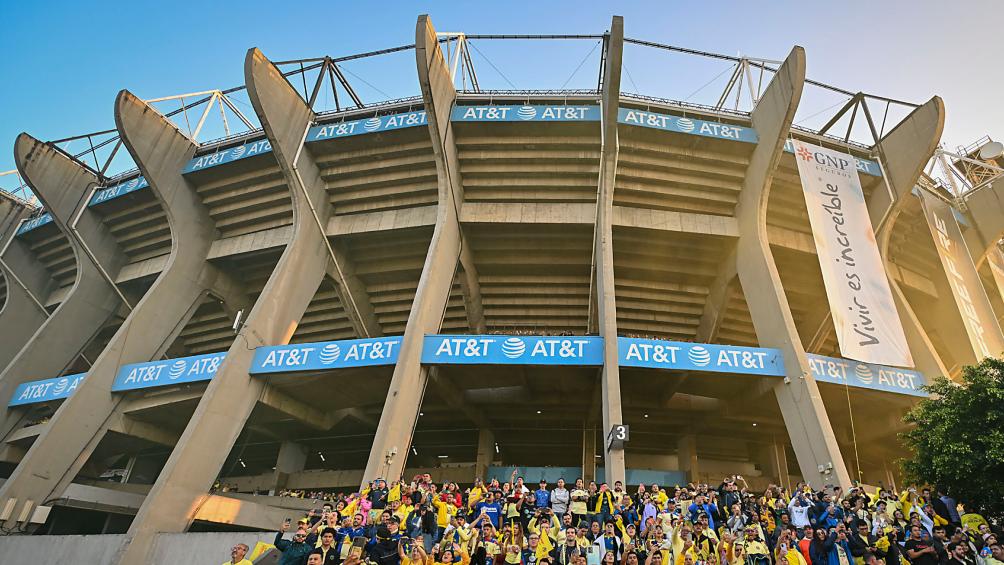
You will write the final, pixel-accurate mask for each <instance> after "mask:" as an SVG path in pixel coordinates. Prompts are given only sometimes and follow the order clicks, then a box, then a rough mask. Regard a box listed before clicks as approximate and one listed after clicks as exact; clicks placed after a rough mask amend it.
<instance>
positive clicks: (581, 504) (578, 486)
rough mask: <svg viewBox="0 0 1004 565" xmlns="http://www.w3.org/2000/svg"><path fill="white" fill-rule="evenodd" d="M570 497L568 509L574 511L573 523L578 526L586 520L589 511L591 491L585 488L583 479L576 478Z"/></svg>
mask: <svg viewBox="0 0 1004 565" xmlns="http://www.w3.org/2000/svg"><path fill="white" fill-rule="evenodd" d="M569 498H570V499H571V503H570V504H569V506H568V510H569V512H571V513H572V524H573V525H574V526H575V527H576V528H577V527H579V523H580V522H584V521H585V520H586V514H587V513H588V512H589V510H588V506H587V503H588V502H589V493H588V492H587V491H586V489H585V488H583V486H582V479H575V488H574V489H572V492H571V493H569Z"/></svg>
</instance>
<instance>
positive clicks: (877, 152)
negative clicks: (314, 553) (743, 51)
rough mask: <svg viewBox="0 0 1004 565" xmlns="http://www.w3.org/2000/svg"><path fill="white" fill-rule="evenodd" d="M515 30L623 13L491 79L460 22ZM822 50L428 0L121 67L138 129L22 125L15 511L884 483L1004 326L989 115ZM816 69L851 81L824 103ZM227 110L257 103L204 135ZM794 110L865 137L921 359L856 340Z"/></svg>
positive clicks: (9, 430) (9, 485) (144, 512)
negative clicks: (942, 397)
mask: <svg viewBox="0 0 1004 565" xmlns="http://www.w3.org/2000/svg"><path fill="white" fill-rule="evenodd" d="M520 40H536V41H552V40H553V41H575V40H587V41H594V42H598V43H599V45H600V48H599V52H598V57H599V65H598V67H597V68H596V69H595V73H596V75H595V76H596V81H595V82H596V86H595V88H593V89H575V90H547V91H542V90H509V91H500V90H487V89H485V90H483V89H481V88H480V87H479V85H478V80H477V71H476V69H475V64H474V62H473V58H472V55H471V51H470V50H469V46H471V45H473V44H477V43H478V42H490V41H499V42H505V41H513V42H518V41H520ZM628 49H653V50H660V51H665V52H667V53H670V54H673V55H674V56H675V55H679V56H687V57H697V58H710V59H713V60H716V61H721V62H725V63H727V64H728V65H730V68H733V69H734V73H733V75H732V78H731V79H730V80H729V82H728V85H727V88H726V90H725V91H724V92H723V93H722V94H721V96H720V99H719V102H718V104H708V105H704V104H693V103H687V102H681V101H679V100H672V99H664V98H658V97H656V96H653V95H646V94H643V93H631V92H629V89H627V88H622V87H623V86H624V85H625V84H626V83H627V82H628V81H627V80H626V77H625V81H624V82H622V69H623V66H622V60H623V57H624V53H625V51H627V50H628ZM391 53H402V54H403V55H404V56H406V57H412V55H413V56H414V58H413V59H412V61H413V63H414V64H416V66H415V67H414V68H415V71H414V72H415V77H416V78H417V85H418V86H419V87H420V90H417V93H419V94H418V95H416V96H413V97H410V98H403V99H395V100H383V101H379V102H374V103H363V102H362V101H361V100H360V99H359V97H358V96H357V95H356V93H355V91H354V90H353V88H352V86H351V84H352V83H353V80H351V79H350V77H348V76H347V75H346V73H344V72H343V70H342V66H341V65H343V64H344V63H345V62H347V61H352V60H357V59H362V58H367V57H381V56H384V55H387V54H391ZM805 58H806V54H805V53H804V51H803V50H802V49H801V48H799V47H795V48H794V49H792V51H791V52H790V54H789V55H788V56H787V58H786V59H785V60H783V61H766V60H761V59H751V58H745V57H729V56H724V55H717V54H713V53H702V52H698V51H694V50H690V49H685V48H680V47H673V46H669V45H664V44H661V43H655V42H651V41H647V40H640V39H632V38H630V37H625V34H624V24H623V21H622V20H621V19H620V18H616V17H615V18H614V19H613V21H612V23H611V27H610V29H609V30H608V31H606V32H605V33H603V34H597V35H582V36H559V35H554V36H478V35H470V34H459V33H449V34H442V33H437V31H436V30H435V28H434V27H433V25H432V21H431V20H430V19H429V18H427V17H425V16H422V17H420V18H419V20H418V23H417V27H416V36H415V43H414V44H410V45H404V46H401V47H393V48H389V49H386V50H383V51H380V52H371V53H362V54H357V55H351V56H343V57H324V58H318V59H304V60H297V61H283V62H272V61H270V60H269V59H268V58H266V55H265V54H263V53H262V52H261V51H258V50H256V49H252V50H250V51H249V52H248V54H247V58H246V60H245V61H244V75H245V79H246V84H245V85H242V86H240V87H238V88H235V89H232V90H230V91H224V90H213V91H207V92H202V93H195V94H190V95H187V96H188V97H187V99H184V98H183V99H181V109H180V110H176V111H170V112H169V111H162V110H160V109H158V107H157V106H156V103H157V102H160V100H149V101H143V100H141V99H139V98H137V97H136V96H134V95H133V94H131V93H129V92H128V91H123V92H122V93H120V95H119V96H118V98H117V99H116V100H115V111H114V126H115V127H114V129H110V130H108V131H104V132H97V133H95V134H88V135H85V136H76V137H73V138H67V139H62V140H58V141H42V140H38V139H35V138H34V137H32V136H30V135H28V134H22V135H21V136H20V137H18V139H17V140H16V142H15V145H14V153H15V161H16V163H17V173H16V174H17V176H18V177H19V178H20V179H22V180H23V182H24V184H25V186H26V188H27V189H30V192H31V194H33V195H35V196H37V198H38V200H40V203H38V204H35V203H33V202H30V201H29V200H28V199H27V198H21V197H18V196H16V195H15V196H8V195H7V194H6V193H4V194H3V195H2V198H0V205H2V207H3V211H2V214H3V215H2V218H3V220H2V221H3V223H2V224H0V228H2V230H0V233H2V234H3V240H2V241H3V247H2V254H0V259H2V263H0V270H2V274H3V277H2V278H0V304H2V309H0V319H2V322H0V331H2V332H3V339H2V340H0V368H3V369H2V373H0V397H2V398H3V399H4V402H8V399H9V402H8V404H9V405H8V407H7V410H6V415H5V416H4V420H3V422H4V423H3V429H2V430H0V434H2V435H3V441H2V443H0V477H3V478H4V482H3V484H2V486H0V521H2V522H3V524H4V527H5V529H10V530H12V531H13V530H16V531H20V532H25V533H28V532H35V533H40V532H44V533H47V534H108V535H109V536H112V535H116V534H121V535H119V536H118V537H115V538H114V539H115V541H114V543H112V542H108V543H110V546H109V547H112V550H116V551H117V550H121V553H119V557H117V558H115V559H114V560H113V559H112V558H111V557H109V558H108V560H107V561H101V562H108V563H112V562H122V563H125V562H140V561H142V560H143V559H146V558H151V557H150V556H152V555H159V556H162V555H164V554H163V553H156V552H158V551H161V552H163V551H169V549H165V548H168V547H169V545H170V544H171V543H173V544H179V543H182V544H183V543H186V542H184V541H179V539H180V538H172V539H173V541H170V542H169V541H167V540H168V538H166V537H165V536H168V535H170V534H179V533H184V532H235V531H238V532H239V531H250V530H270V529H273V528H274V527H275V525H276V524H277V523H280V522H281V521H282V519H283V517H284V516H287V515H289V514H290V512H291V511H292V510H291V509H295V510H296V511H302V510H304V509H307V508H309V507H310V506H309V502H308V501H304V500H299V499H296V498H288V497H279V496H275V495H277V494H278V493H279V492H280V491H284V490H288V489H297V490H326V491H337V490H349V489H355V488H358V486H359V485H360V484H363V483H365V482H368V481H371V480H374V479H377V478H386V479H394V478H399V477H411V476H413V475H415V474H417V473H426V472H428V473H432V474H433V476H435V477H436V480H437V481H439V482H441V481H454V482H457V483H459V484H461V485H469V484H470V483H471V482H472V481H473V479H474V477H498V478H503V479H504V478H507V477H508V476H509V473H510V472H511V471H512V469H513V468H516V469H518V470H519V473H520V474H521V475H523V476H525V477H526V479H527V481H528V482H535V481H536V480H538V479H539V478H546V479H547V480H548V481H550V482H553V481H555V480H557V479H558V478H559V477H564V478H566V479H568V480H573V479H574V478H575V477H584V478H586V479H587V480H591V479H592V480H597V481H607V482H610V483H613V481H615V480H620V481H623V482H624V483H625V484H629V485H636V484H638V483H646V484H651V483H658V484H670V485H672V484H682V483H686V482H688V481H702V482H718V481H720V480H721V477H722V476H725V475H726V474H734V473H741V474H742V475H743V476H744V477H746V480H748V481H749V482H750V484H751V485H756V486H757V488H763V487H765V486H766V485H767V484H781V485H791V484H794V483H796V482H798V481H803V480H804V481H806V482H808V483H810V484H811V485H813V486H814V487H816V488H822V487H823V486H825V485H843V486H849V485H850V484H852V482H853V481H860V482H862V483H866V484H870V485H877V484H880V483H881V484H886V485H895V484H896V482H897V480H899V476H898V473H899V471H898V470H897V469H896V468H895V466H894V464H893V462H894V461H895V459H897V458H898V457H901V456H902V448H901V446H900V444H899V439H898V434H899V433H900V432H902V431H903V430H904V429H905V427H904V424H903V423H902V420H901V418H902V415H903V414H904V413H905V412H906V411H907V410H909V408H910V407H911V406H913V405H914V404H915V403H916V402H917V401H918V399H919V398H922V397H923V396H925V395H926V393H925V392H924V391H923V390H922V389H921V387H922V386H923V385H924V384H925V382H927V381H929V380H931V379H933V378H935V377H938V376H942V375H946V376H950V377H951V376H954V375H956V374H957V373H958V372H959V371H960V369H961V367H962V366H963V365H966V364H971V363H974V362H977V361H978V360H980V359H982V358H983V357H985V356H987V355H989V354H990V353H989V352H993V351H1000V350H1002V349H1004V337H1002V335H1001V330H1000V325H999V322H998V319H999V317H1000V315H1001V314H1004V302H1002V293H1001V290H1002V289H1004V286H1001V285H1004V276H1001V273H1004V270H1001V269H1000V268H999V265H1001V264H1004V261H1002V260H1001V255H1000V250H999V249H998V242H999V240H1000V239H1001V237H1002V235H1004V215H1002V206H1001V204H1000V203H999V202H998V199H997V195H996V190H995V188H994V187H993V184H992V180H993V179H994V178H996V177H997V176H998V175H999V173H1000V172H1001V169H1000V166H1001V160H1000V156H999V154H997V153H994V151H993V150H994V149H995V148H996V146H997V145H999V144H995V143H994V142H991V141H990V140H989V139H987V140H982V141H981V142H979V143H978V144H976V145H974V146H971V147H969V148H965V149H963V150H960V151H958V152H955V153H950V152H947V151H945V150H944V149H943V148H941V147H940V146H939V143H940V140H941V134H942V129H943V126H944V113H945V108H944V104H943V103H942V101H941V99H940V98H938V97H936V96H935V97H932V98H930V99H929V100H928V101H926V102H922V103H910V102H904V101H899V100H894V99H890V98H885V97H882V96H878V95H872V94H866V93H862V92H853V91H848V90H843V89H841V88H838V87H835V86H830V85H826V84H823V83H820V82H817V81H813V80H811V79H807V78H806V76H805ZM235 64H237V63H236V62H235ZM694 86H695V87H696V86H697V85H694ZM328 88H330V92H332V93H334V95H335V96H336V97H337V96H339V95H341V97H342V98H341V101H340V102H338V104H339V107H338V108H336V109H333V110H325V111H318V110H316V109H315V102H317V101H318V100H319V99H320V98H321V95H320V94H319V93H320V92H322V89H328ZM810 90H816V91H821V92H826V93H830V94H835V95H839V97H840V98H841V99H845V100H846V103H844V104H842V105H840V106H838V107H834V108H832V110H831V111H830V112H829V113H828V114H826V115H825V116H822V118H821V119H823V125H822V126H821V127H818V128H814V129H813V128H806V127H799V126H796V125H794V123H793V122H794V118H795V115H796V112H797V111H798V109H799V104H800V101H801V100H802V98H803V92H808V91H810ZM235 92H237V93H245V94H246V96H247V99H248V100H249V103H250V106H251V107H252V108H253V112H250V111H248V110H247V109H246V108H244V109H242V108H240V107H238V106H235V105H234V104H233V103H232V102H231V101H230V97H231V95H233V94H234V93H235ZM733 100H734V103H733ZM214 104H215V106H214ZM897 112H898V113H897ZM217 113H218V114H219V115H220V116H222V119H223V120H224V122H225V121H226V120H227V119H228V116H230V119H231V121H232V122H235V123H236V124H238V125H240V123H243V125H245V126H247V127H246V128H245V129H242V130H241V131H240V132H239V133H231V132H230V128H229V126H227V128H228V129H227V133H228V134H229V135H225V136H224V137H222V138H220V139H215V140H204V141H199V137H200V136H199V134H198V131H199V129H200V128H202V127H203V123H204V122H206V120H207V119H208V118H210V117H215V116H216V114H217ZM234 116H236V117H237V119H236V120H235V119H234ZM235 129H236V128H235ZM845 129H846V134H845V133H844V130H845ZM193 131H194V132H195V133H194V134H193ZM862 133H863V136H862V135H861V134H862ZM81 140H83V142H86V145H85V146H86V147H88V150H87V151H85V152H84V153H80V152H74V151H70V150H67V149H66V148H65V146H66V142H67V141H75V142H78V144H77V147H80V144H79V142H81ZM799 143H808V144H813V145H816V146H820V147H824V148H826V149H829V150H832V151H836V152H839V153H842V154H847V155H850V156H852V157H853V158H854V161H855V162H854V164H853V167H854V171H853V173H852V174H853V175H854V176H855V177H856V179H857V180H858V181H859V182H860V185H861V189H862V190H863V194H864V203H863V205H864V206H866V208H867V216H868V223H869V224H870V226H871V229H873V230H874V241H875V247H876V248H877V251H878V254H879V256H880V257H881V264H882V267H881V268H882V269H884V275H885V277H883V278H886V279H887V280H888V286H889V288H890V289H891V296H892V298H893V299H894V303H895V307H894V312H896V313H897V314H898V321H899V323H900V324H901V325H902V328H903V334H904V337H905V340H906V341H905V342H906V344H907V345H908V348H909V350H908V352H907V354H908V356H909V357H910V358H912V362H913V363H912V365H913V366H912V367H895V366H892V364H885V365H883V364H874V363H863V362H859V361H856V360H851V359H849V358H846V356H843V355H841V348H840V345H839V343H838V335H837V334H838V332H837V330H836V327H835V325H834V314H833V313H832V312H831V302H830V301H828V300H827V296H828V293H827V289H826V288H825V287H824V273H823V271H822V270H821V267H820V260H819V259H818V258H817V244H816V242H814V235H813V229H812V226H811V225H810V213H809V211H808V209H807V206H806V200H805V198H804V197H803V194H802V193H803V185H802V181H801V180H800V176H799V163H798V159H799V158H800V157H799V155H798V153H797V152H796V147H797V146H798V145H797V144H799ZM988 148H989V149H988ZM99 151H105V152H106V154H108V153H110V155H111V156H110V157H108V158H107V161H108V162H110V161H111V160H112V159H113V158H124V157H127V158H128V159H131V161H132V162H133V163H134V165H135V168H134V169H132V170H128V171H126V172H123V173H121V174H115V175H110V176H106V173H108V168H107V163H106V162H105V160H104V159H99V158H98V154H99ZM930 163H935V164H936V165H938V166H939V167H942V168H941V169H940V170H942V171H943V172H944V173H945V174H946V175H947V177H945V176H942V177H939V176H938V175H936V174H935V173H934V171H933V169H932V168H931V166H930V165H929V164H930ZM946 179H947V180H946ZM939 210H941V211H944V210H947V211H948V212H947V213H948V216H947V217H949V218H952V220H951V221H950V223H949V225H948V227H945V223H944V221H943V218H942V219H940V220H939V219H938V216H937V212H938V211H939ZM956 232H957V233H956ZM946 242H948V243H951V244H953V245H948V244H946ZM954 244H958V245H954ZM946 257H947V259H946ZM946 265H947V267H946ZM118 559H121V560H118ZM95 562H98V561H95Z"/></svg>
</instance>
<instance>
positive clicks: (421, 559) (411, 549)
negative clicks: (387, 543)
mask: <svg viewBox="0 0 1004 565" xmlns="http://www.w3.org/2000/svg"><path fill="white" fill-rule="evenodd" d="M397 555H398V557H400V558H401V565H425V561H426V558H427V557H428V555H426V553H425V548H424V547H422V544H421V543H419V542H418V541H416V540H412V539H410V538H401V539H400V540H398V543H397Z"/></svg>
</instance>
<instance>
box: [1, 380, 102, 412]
mask: <svg viewBox="0 0 1004 565" xmlns="http://www.w3.org/2000/svg"><path fill="white" fill-rule="evenodd" d="M86 376H87V373H77V374H75V375H66V376H65V377H57V378H55V379H44V380H41V381H31V382H27V383H21V384H19V385H18V386H17V388H16V389H15V390H14V396H12V397H11V399H10V403H9V404H8V405H7V406H23V405H25V404H37V403H39V402H49V401H50V400H59V399H60V398H66V397H68V396H70V395H71V394H73V391H75V390H77V387H78V386H80V383H81V382H83V380H84V377H86Z"/></svg>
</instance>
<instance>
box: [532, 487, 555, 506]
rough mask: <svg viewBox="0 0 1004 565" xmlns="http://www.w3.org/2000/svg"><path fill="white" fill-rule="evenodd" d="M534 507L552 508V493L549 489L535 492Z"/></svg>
mask: <svg viewBox="0 0 1004 565" xmlns="http://www.w3.org/2000/svg"><path fill="white" fill-rule="evenodd" d="M533 500H534V503H535V504H534V505H535V506H536V507H537V508H547V507H549V506H551V491H549V490H547V489H542V488H540V489H537V490H535V491H533Z"/></svg>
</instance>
